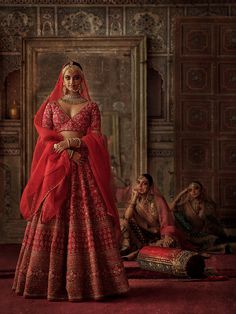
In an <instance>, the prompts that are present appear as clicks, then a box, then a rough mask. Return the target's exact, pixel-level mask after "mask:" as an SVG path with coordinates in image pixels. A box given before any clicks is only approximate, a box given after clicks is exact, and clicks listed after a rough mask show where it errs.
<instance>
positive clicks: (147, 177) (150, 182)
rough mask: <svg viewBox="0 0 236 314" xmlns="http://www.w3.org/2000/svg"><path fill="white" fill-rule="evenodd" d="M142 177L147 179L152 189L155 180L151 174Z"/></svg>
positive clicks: (144, 174)
mask: <svg viewBox="0 0 236 314" xmlns="http://www.w3.org/2000/svg"><path fill="white" fill-rule="evenodd" d="M141 176H142V177H145V178H146V179H147V180H148V184H149V186H150V187H151V186H152V185H153V178H152V176H151V175H150V174H149V173H143V174H141Z"/></svg>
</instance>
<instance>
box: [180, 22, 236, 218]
mask: <svg viewBox="0 0 236 314" xmlns="http://www.w3.org/2000/svg"><path fill="white" fill-rule="evenodd" d="M175 62H176V65H175V91H176V95H175V96H176V124H175V129H176V146H175V147H176V164H175V172H176V190H177V191H179V190H181V189H182V188H184V187H186V185H188V183H189V182H190V181H191V180H193V179H194V180H199V181H200V182H202V184H203V185H204V187H205V188H206V189H207V190H208V192H209V193H210V195H211V197H212V198H213V199H214V200H215V201H216V202H217V203H218V205H219V209H220V211H221V214H222V217H223V218H224V217H225V218H227V219H228V218H230V217H235V214H236V183H235V182H236V180H235V178H236V139H235V135H236V18H222V17H218V18H216V17H214V18H213V17H212V18H210V17H209V18H207V17H198V18H196V17H195V18H190V17H186V18H184V17H181V18H179V19H178V20H177V24H176V52H175ZM227 219H226V220H227ZM226 220H225V221H226Z"/></svg>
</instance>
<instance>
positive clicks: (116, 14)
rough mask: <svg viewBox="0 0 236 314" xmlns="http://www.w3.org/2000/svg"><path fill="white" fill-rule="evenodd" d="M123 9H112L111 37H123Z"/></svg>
mask: <svg viewBox="0 0 236 314" xmlns="http://www.w3.org/2000/svg"><path fill="white" fill-rule="evenodd" d="M122 20H123V14H122V8H110V10H109V33H110V35H122Z"/></svg>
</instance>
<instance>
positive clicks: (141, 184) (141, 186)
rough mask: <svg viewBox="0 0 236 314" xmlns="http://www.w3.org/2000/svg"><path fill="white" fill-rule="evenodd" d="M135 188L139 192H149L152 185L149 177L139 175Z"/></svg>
mask: <svg viewBox="0 0 236 314" xmlns="http://www.w3.org/2000/svg"><path fill="white" fill-rule="evenodd" d="M135 189H136V190H137V192H138V193H140V194H146V193H148V191H149V189H150V186H149V182H148V179H147V178H145V177H142V176H141V177H139V178H138V179H137V181H136V187H135Z"/></svg>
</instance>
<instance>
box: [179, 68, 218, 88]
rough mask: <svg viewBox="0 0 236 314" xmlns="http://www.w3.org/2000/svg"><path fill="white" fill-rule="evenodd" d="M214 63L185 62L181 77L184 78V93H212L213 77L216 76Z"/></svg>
mask: <svg viewBox="0 0 236 314" xmlns="http://www.w3.org/2000/svg"><path fill="white" fill-rule="evenodd" d="M213 70H214V69H213V65H212V64H211V63H210V62H201V63H200V64H199V63H197V62H196V63H192V62H191V63H190V62H188V63H183V64H182V65H181V72H180V77H181V79H182V86H181V92H182V93H185V94H187V93H192V92H194V93H201V94H210V93H212V92H213V90H212V88H213V84H212V78H213V77H214V72H213Z"/></svg>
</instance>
